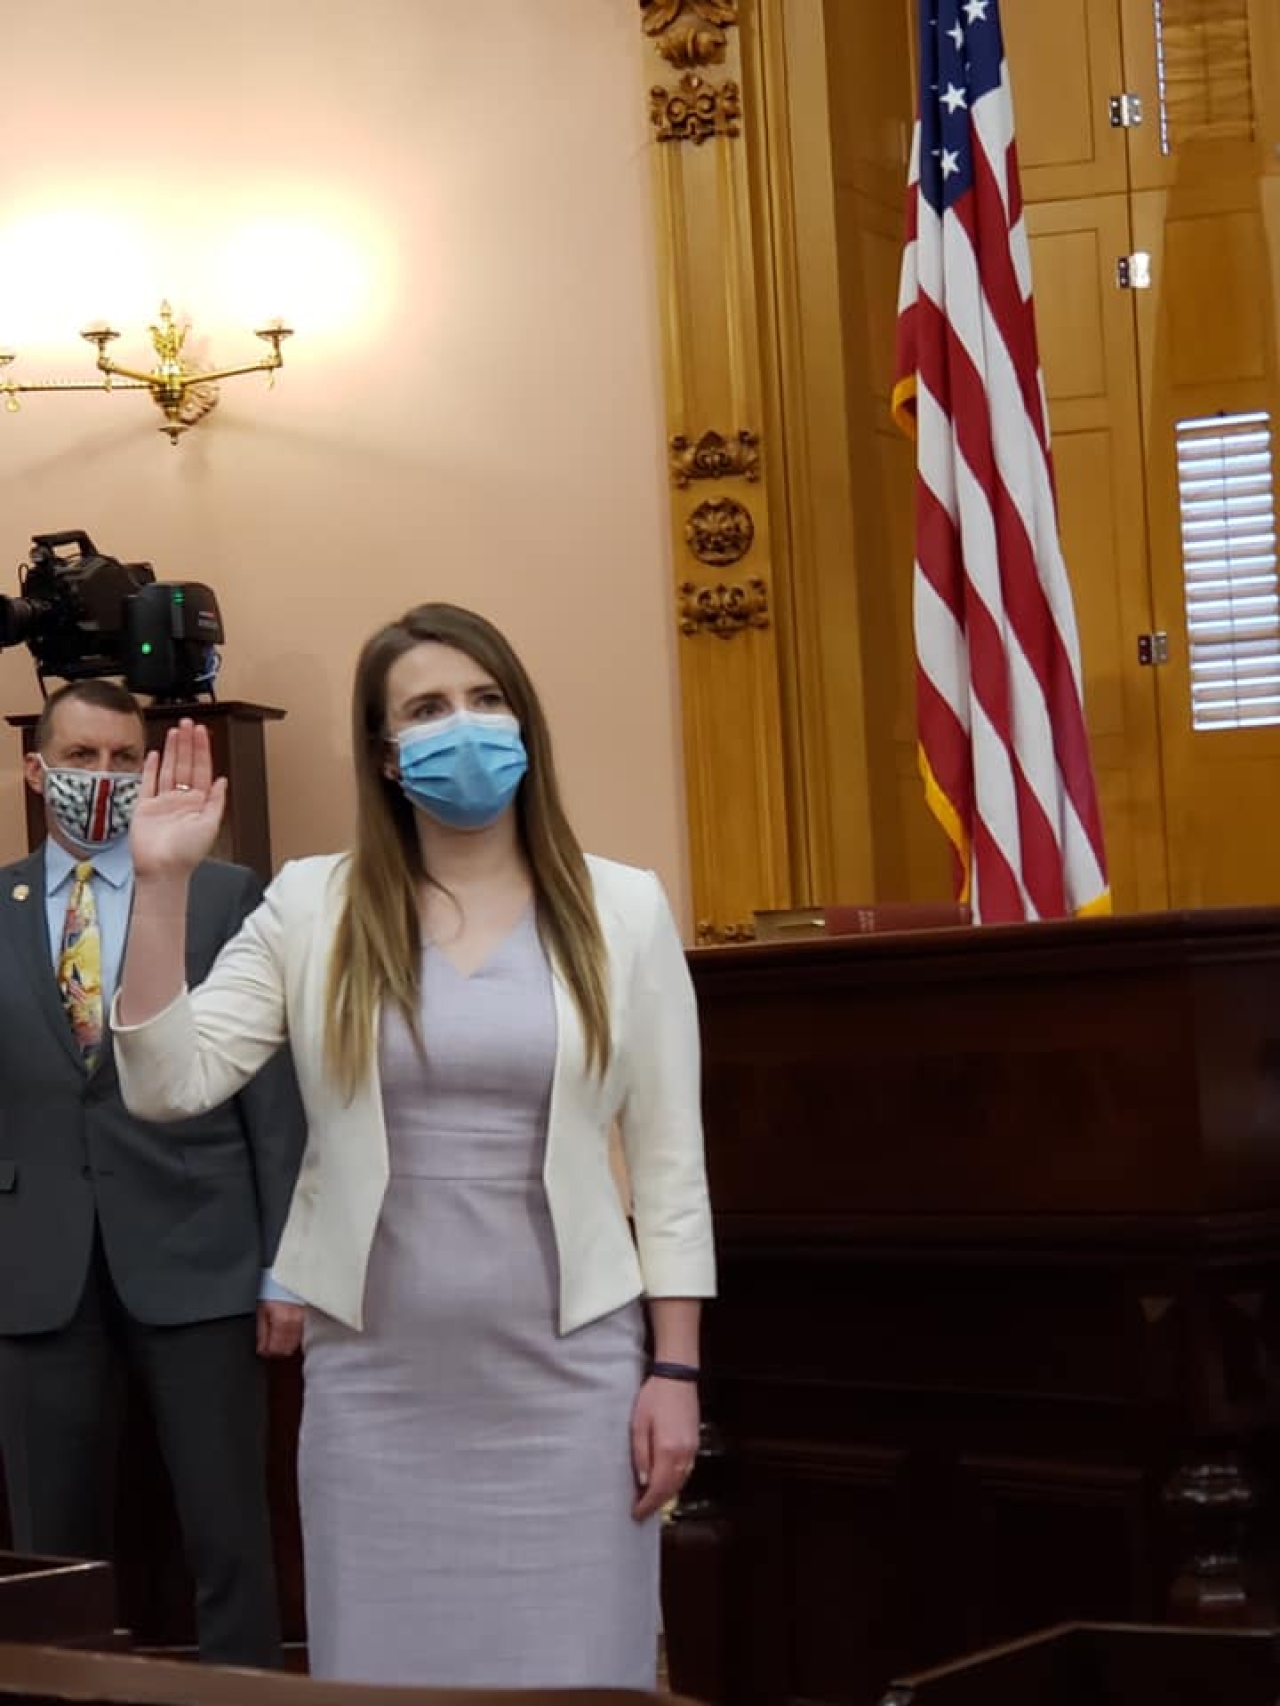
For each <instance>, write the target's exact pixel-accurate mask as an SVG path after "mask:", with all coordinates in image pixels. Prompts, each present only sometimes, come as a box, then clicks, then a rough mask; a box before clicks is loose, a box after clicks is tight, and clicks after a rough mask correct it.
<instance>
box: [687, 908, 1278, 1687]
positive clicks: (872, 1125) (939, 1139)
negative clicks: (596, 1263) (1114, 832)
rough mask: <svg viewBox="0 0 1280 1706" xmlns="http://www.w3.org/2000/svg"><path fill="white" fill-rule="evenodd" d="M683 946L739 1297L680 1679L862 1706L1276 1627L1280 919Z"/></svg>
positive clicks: (694, 1509)
mask: <svg viewBox="0 0 1280 1706" xmlns="http://www.w3.org/2000/svg"><path fill="white" fill-rule="evenodd" d="M690 960H691V964H692V967H693V974H694V979H695V983H696V985H697V989H698V996H699V1002H700V1009H701V1015H702V1027H703V1043H704V1060H705V1110H706V1117H707V1128H708V1144H709V1156H710V1167H711V1180H712V1202H713V1205H714V1208H715V1214H716V1226H717V1237H718V1243H719V1252H720V1262H721V1297H720V1299H719V1301H718V1302H717V1303H716V1304H715V1305H714V1306H713V1307H712V1309H711V1310H710V1311H709V1312H708V1322H707V1334H706V1345H705V1355H706V1364H707V1368H708V1373H709V1382H708V1387H709V1390H708V1394H707V1398H708V1403H707V1409H708V1413H709V1416H710V1418H711V1421H712V1423H713V1424H714V1429H715V1434H714V1435H713V1440H712V1446H713V1449H712V1450H711V1451H710V1452H709V1453H708V1454H707V1456H706V1458H705V1459H704V1462H703V1464H702V1465H701V1466H700V1468H699V1470H698V1472H697V1474H696V1475H695V1477H694V1478H693V1480H692V1481H691V1482H690V1485H689V1489H688V1495H687V1507H686V1510H685V1512H684V1513H683V1514H682V1517H681V1520H680V1521H678V1522H677V1523H676V1524H675V1525H674V1527H673V1528H672V1529H671V1530H670V1531H669V1533H668V1536H667V1545H666V1553H667V1557H668V1561H669V1564H670V1569H669V1575H668V1595H667V1618H668V1640H669V1648H670V1657H671V1666H672V1681H673V1685H674V1686H676V1687H678V1688H681V1689H683V1690H685V1691H686V1692H689V1693H694V1694H702V1695H705V1696H706V1697H708V1698H714V1699H718V1700H732V1701H733V1702H735V1706H737V1703H745V1702H752V1703H754V1702H759V1703H762V1706H763V1703H765V1702H768V1703H774V1702H777V1703H781V1702H783V1701H788V1702H794V1701H800V1700H803V1701H824V1702H826V1701H830V1702H857V1703H870V1702H873V1701H875V1700H876V1699H877V1698H878V1697H879V1695H880V1694H881V1692H882V1691H883V1689H884V1688H885V1687H886V1685H887V1683H888V1682H889V1680H890V1678H891V1677H893V1676H894V1675H902V1674H904V1673H906V1672H909V1671H912V1670H918V1669H919V1668H921V1667H922V1666H925V1665H929V1664H935V1663H939V1662H941V1661H942V1660H943V1659H945V1658H948V1657H951V1656H953V1655H955V1654H957V1653H965V1652H974V1651H977V1650H978V1649H980V1648H983V1647H987V1646H990V1645H991V1644H993V1643H995V1642H998V1641H1002V1640H1006V1639H1008V1638H1011V1637H1013V1636H1017V1635H1021V1634H1025V1633H1027V1632H1028V1631H1031V1630H1034V1629H1037V1628H1043V1627H1045V1626H1046V1625H1050V1624H1055V1623H1059V1622H1062V1621H1068V1620H1071V1621H1074V1620H1077V1619H1084V1620H1103V1621H1125V1622H1132V1621H1136V1622H1150V1621H1156V1620H1160V1619H1162V1618H1164V1617H1166V1616H1169V1615H1170V1614H1172V1615H1174V1616H1176V1617H1177V1618H1178V1620H1179V1621H1184V1622H1185V1621H1188V1620H1192V1619H1197V1620H1198V1619H1218V1620H1230V1621H1238V1622H1249V1621H1255V1622H1259V1623H1262V1622H1268V1621H1271V1620H1272V1616H1273V1605H1274V1602H1275V1599H1276V1597H1277V1594H1276V1590H1277V1585H1278V1584H1280V1565H1278V1561H1277V1556H1276V1553H1277V1546H1276V1543H1275V1524H1274V1521H1273V1519H1272V1518H1271V1517H1270V1516H1269V1515H1266V1514H1265V1513H1264V1515H1263V1517H1262V1519H1261V1520H1259V1519H1258V1518H1257V1515H1256V1506H1257V1504H1258V1502H1259V1500H1260V1499H1261V1497H1262V1489H1263V1487H1264V1485H1265V1484H1266V1483H1267V1482H1271V1483H1273V1484H1277V1485H1280V1384H1278V1382H1277V1373H1276V1371H1277V1368H1278V1367H1280V1363H1278V1362H1277V1360H1276V1351H1277V1349H1278V1348H1280V1346H1278V1344H1277V1335H1276V1324H1277V1320H1280V910H1277V909H1266V910H1249V911H1245V910H1232V911H1222V912H1204V913H1192V914H1161V915H1153V916H1140V917H1130V918H1121V919H1114V920H1098V921H1093V922H1088V923H1067V924H1045V925H1029V926H1011V927H1001V928H992V929H986V930H973V931H941V932H937V933H925V934H916V935H911V936H905V935H904V936H897V937H891V936H883V937H875V936H868V937H861V938H852V939H848V940H844V941H832V942H822V941H818V942H813V943H804V944H788V945H777V946H748V947H740V948H713V949H700V950H697V951H695V952H694V953H692V954H691V956H690ZM1242 1536H1243V1541H1244V1561H1243V1564H1242V1563H1241V1558H1240V1556H1239V1544H1238V1543H1239V1542H1240V1540H1241V1537H1242Z"/></svg>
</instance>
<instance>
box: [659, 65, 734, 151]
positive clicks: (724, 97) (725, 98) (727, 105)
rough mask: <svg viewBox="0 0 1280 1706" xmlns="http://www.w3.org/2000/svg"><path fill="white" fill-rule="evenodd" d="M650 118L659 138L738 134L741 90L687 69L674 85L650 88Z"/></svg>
mask: <svg viewBox="0 0 1280 1706" xmlns="http://www.w3.org/2000/svg"><path fill="white" fill-rule="evenodd" d="M649 119H650V122H651V123H652V125H653V128H654V130H655V131H657V133H658V141H659V142H694V143H703V142H705V141H706V140H707V138H708V137H711V136H737V135H739V134H740V132H741V130H742V123H741V120H742V92H741V90H740V89H739V88H738V85H737V84H736V83H733V82H728V83H707V82H704V81H703V79H702V78H701V77H698V76H695V74H694V73H693V72H692V71H686V72H685V74H684V76H683V77H682V78H681V79H680V82H679V83H678V85H677V86H676V87H675V88H674V89H664V88H662V86H661V85H658V86H656V87H655V88H653V89H650V91H649Z"/></svg>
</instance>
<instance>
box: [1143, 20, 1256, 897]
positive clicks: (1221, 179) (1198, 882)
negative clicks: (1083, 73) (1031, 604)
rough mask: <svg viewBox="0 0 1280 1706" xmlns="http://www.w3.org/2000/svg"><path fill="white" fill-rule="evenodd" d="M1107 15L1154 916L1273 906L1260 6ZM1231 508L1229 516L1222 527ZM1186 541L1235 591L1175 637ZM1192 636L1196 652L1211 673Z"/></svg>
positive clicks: (1204, 598) (1198, 606)
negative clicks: (1121, 161) (1134, 285)
mask: <svg viewBox="0 0 1280 1706" xmlns="http://www.w3.org/2000/svg"><path fill="white" fill-rule="evenodd" d="M1122 7H1123V16H1124V41H1125V54H1126V65H1125V80H1126V86H1127V87H1129V88H1131V89H1132V90H1134V92H1135V93H1137V94H1138V95H1139V96H1140V98H1141V100H1142V103H1143V111H1144V120H1143V123H1142V125H1141V126H1139V127H1138V128H1136V129H1134V130H1131V131H1130V132H1129V133H1128V137H1127V141H1128V148H1129V156H1130V181H1131V186H1132V207H1133V234H1134V247H1135V249H1137V250H1140V251H1145V252H1146V253H1148V254H1149V255H1150V257H1151V262H1150V270H1151V287H1150V288H1149V289H1146V290H1142V291H1138V292H1135V293H1134V295H1133V302H1134V308H1135V311H1136V315H1137V327H1138V350H1139V363H1138V366H1139V376H1140V384H1141V406H1142V414H1143V421H1144V436H1145V441H1146V474H1145V478H1146V488H1147V495H1148V504H1149V513H1150V534H1151V569H1152V611H1153V627H1154V628H1155V629H1156V630H1159V631H1164V632H1166V633H1167V634H1168V637H1169V639H1168V650H1169V656H1168V663H1167V664H1165V665H1164V666H1162V667H1160V668H1158V669H1156V670H1155V671H1153V674H1154V677H1155V682H1156V688H1157V692H1158V696H1159V715H1160V734H1161V751H1162V757H1163V767H1164V778H1165V795H1166V801H1167V809H1166V820H1165V833H1166V838H1167V845H1168V863H1169V874H1170V899H1171V902H1172V904H1174V905H1177V906H1210V905H1221V904H1229V903H1234V902H1250V901H1266V900H1274V899H1275V898H1276V897H1277V896H1280V861H1278V860H1277V858H1276V854H1275V850H1274V843H1275V838H1276V831H1277V828H1278V827H1280V599H1278V597H1277V590H1276V586H1275V539H1274V531H1273V530H1272V531H1271V538H1270V542H1269V545H1268V542H1267V538H1266V534H1267V532H1268V523H1267V520H1266V504H1265V490H1264V488H1265V479H1264V475H1265V468H1263V467H1262V466H1261V464H1262V463H1263V462H1265V451H1266V446H1267V441H1268V440H1270V439H1271V438H1272V437H1273V436H1274V430H1275V423H1276V422H1277V420H1280V364H1278V363H1277V349H1276V342H1277V339H1276V324H1277V309H1278V306H1280V304H1278V299H1277V278H1280V156H1278V154H1277V145H1278V144H1280V128H1278V125H1280V101H1278V100H1277V83H1278V77H1277V73H1278V72H1280V54H1277V51H1276V50H1277V35H1278V34H1280V23H1278V22H1277V8H1276V6H1275V3H1274V0H1162V4H1161V5H1160V7H1159V8H1157V7H1156V6H1155V5H1154V4H1153V3H1152V0H1122ZM1157 17H1158V19H1159V23H1160V25H1161V29H1160V30H1159V31H1157V28H1156V25H1157ZM1192 423H1220V424H1213V425H1200V426H1196V425H1193V424H1192ZM1211 441H1212V445H1213V446H1214V447H1215V448H1212V449H1211V448H1210V442H1211ZM1180 442H1181V444H1182V447H1183V458H1182V461H1183V470H1182V472H1183V478H1182V481H1181V483H1180V478H1179V457H1178V447H1179V443H1180ZM1250 443H1251V444H1252V446H1253V455H1252V459H1251V466H1252V471H1253V474H1252V480H1248V479H1246V478H1245V477H1244V475H1243V474H1242V473H1241V472H1239V470H1243V469H1244V468H1246V466H1250V464H1247V463H1246V462H1245V461H1243V460H1241V459H1240V454H1239V453H1241V452H1242V450H1243V448H1244V447H1245V446H1246V445H1247V444H1250ZM1233 452H1235V453H1236V454H1234V455H1233ZM1193 475H1194V476H1196V478H1194V479H1193V478H1192V476H1193ZM1240 494H1243V496H1244V498H1247V500H1248V502H1247V505H1243V504H1242V505H1241V506H1238V507H1237V508H1236V515H1235V522H1234V524H1232V523H1231V520H1230V510H1231V508H1232V500H1233V497H1235V496H1237V495H1240ZM1193 505H1199V506H1201V507H1199V508H1193V507H1192V506H1193ZM1201 515H1203V516H1204V517H1205V518H1206V519H1204V520H1203V521H1201V520H1199V519H1198V517H1199V516H1201ZM1192 527H1196V528H1199V529H1202V536H1203V538H1204V539H1205V541H1206V543H1205V545H1202V546H1201V547H1200V549H1199V552H1198V555H1199V557H1200V559H1201V565H1202V567H1201V572H1202V573H1204V574H1208V573H1210V572H1212V573H1215V574H1218V575H1221V576H1222V577H1223V582H1222V583H1220V584H1225V582H1226V581H1227V580H1231V581H1234V582H1235V583H1236V584H1237V585H1238V586H1239V587H1240V592H1239V596H1227V595H1224V594H1223V593H1222V592H1221V591H1220V590H1215V591H1214V592H1213V593H1212V604H1211V603H1210V595H1209V594H1208V593H1207V592H1206V590H1204V589H1202V590H1201V592H1200V594H1199V596H1198V597H1196V598H1195V601H1194V609H1195V614H1196V617H1197V621H1196V623H1195V625H1194V628H1193V624H1192V623H1191V621H1190V617H1189V608H1188V598H1187V596H1186V592H1185V574H1184V570H1185V567H1186V565H1187V564H1188V563H1189V562H1194V561H1195V559H1196V555H1197V552H1196V550H1195V548H1194V546H1192V545H1191V544H1190V541H1191V540H1192V538H1193V535H1192V534H1191V532H1190V529H1191V528H1192ZM1209 541H1212V544H1211V545H1210V544H1209V543H1208V542H1209ZM1268 558H1269V559H1270V568H1269V570H1268V567H1267V559H1268ZM1219 564H1220V565H1221V567H1220V568H1219V567H1216V565H1219ZM1246 574H1247V581H1248V584H1247V585H1245V584H1244V578H1243V577H1245V575H1246ZM1237 577H1240V578H1239V579H1238V578H1237ZM1268 580H1269V582H1270V589H1269V590H1268V585H1267V583H1268ZM1214 618H1216V626H1215V627H1212V628H1211V627H1210V626H1209V623H1210V621H1211V619H1214ZM1197 634H1200V635H1204V636H1213V637H1214V638H1215V640H1216V646H1215V650H1216V652H1217V654H1218V655H1217V657H1216V659H1210V658H1209V657H1208V655H1207V654H1208V648H1207V646H1206V645H1205V644H1203V643H1201V644H1197V643H1196V639H1197ZM1231 655H1234V658H1235V660H1236V663H1235V664H1234V665H1233V664H1232V663H1231V662H1230V657H1231ZM1193 661H1194V662H1195V664H1196V666H1197V667H1196V669H1195V671H1194V672H1193V667H1192V666H1193ZM1232 700H1235V702H1236V704H1237V705H1238V711H1237V712H1236V713H1235V714H1234V716H1233V713H1232V711H1231V708H1230V707H1231V701H1232ZM1237 717H1238V719H1239V720H1238V721H1237V720H1235V718H1237ZM1263 718H1270V719H1274V720H1271V721H1263V720H1260V719H1263Z"/></svg>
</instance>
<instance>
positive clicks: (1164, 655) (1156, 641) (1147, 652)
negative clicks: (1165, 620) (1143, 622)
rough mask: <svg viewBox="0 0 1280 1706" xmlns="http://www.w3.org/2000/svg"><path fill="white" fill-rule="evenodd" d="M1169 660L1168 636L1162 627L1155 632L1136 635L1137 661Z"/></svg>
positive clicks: (1166, 661) (1157, 661) (1146, 662)
mask: <svg viewBox="0 0 1280 1706" xmlns="http://www.w3.org/2000/svg"><path fill="white" fill-rule="evenodd" d="M1168 661H1169V636H1168V634H1166V633H1165V632H1164V631H1163V629H1162V630H1160V631H1159V632H1158V633H1155V634H1139V635H1138V662H1139V663H1141V664H1161V663H1168Z"/></svg>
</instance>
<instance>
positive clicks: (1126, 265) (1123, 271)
mask: <svg viewBox="0 0 1280 1706" xmlns="http://www.w3.org/2000/svg"><path fill="white" fill-rule="evenodd" d="M1116 283H1117V284H1118V285H1119V287H1120V289H1121V290H1150V289H1151V256H1150V255H1149V254H1148V253H1147V251H1146V250H1145V249H1135V250H1134V252H1133V253H1132V254H1131V255H1121V256H1120V257H1119V259H1118V260H1117V261H1116Z"/></svg>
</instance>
